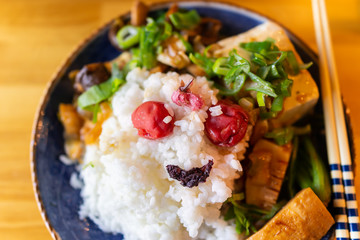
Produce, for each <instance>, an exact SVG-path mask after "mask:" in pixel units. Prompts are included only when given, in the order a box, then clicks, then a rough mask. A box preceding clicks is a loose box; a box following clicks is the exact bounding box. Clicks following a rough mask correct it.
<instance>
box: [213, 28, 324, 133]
mask: <svg viewBox="0 0 360 240" xmlns="http://www.w3.org/2000/svg"><path fill="white" fill-rule="evenodd" d="M268 37H270V38H272V39H274V40H275V42H276V43H275V44H276V45H277V46H278V47H279V49H280V50H281V51H293V52H294V54H295V56H296V58H297V61H298V62H299V63H302V61H301V59H300V56H299V55H298V54H297V52H296V51H295V48H294V46H293V45H292V43H291V41H290V40H289V38H288V37H287V35H286V33H285V31H284V29H282V28H281V27H280V26H278V25H277V24H275V23H272V22H266V23H263V24H261V25H259V26H257V27H255V28H252V29H251V30H249V31H247V32H244V33H241V34H239V35H235V36H232V37H229V38H225V39H223V40H221V41H219V42H218V43H217V49H216V50H215V51H214V52H213V56H214V57H221V56H228V55H229V52H230V51H231V50H232V49H236V50H237V51H238V54H239V55H240V56H242V57H243V58H245V59H247V60H250V54H249V52H247V51H246V50H244V49H242V48H240V46H239V45H240V43H242V42H251V41H265V40H266V39H267V38H268ZM289 78H290V79H292V80H294V83H293V86H292V89H291V96H290V97H287V98H285V99H284V108H283V111H282V112H281V113H280V114H279V115H278V117H277V118H276V119H272V120H271V123H272V124H273V126H274V127H281V126H287V125H291V124H292V123H294V122H295V121H297V120H298V119H300V118H301V117H302V116H304V115H305V114H306V113H308V112H309V111H310V110H311V109H312V108H313V107H314V106H315V104H316V103H317V101H318V99H319V90H318V88H317V85H316V83H315V81H314V79H313V78H312V77H311V75H310V73H309V72H308V71H307V70H301V71H300V73H299V74H298V75H296V76H289ZM248 81H250V80H248Z"/></svg>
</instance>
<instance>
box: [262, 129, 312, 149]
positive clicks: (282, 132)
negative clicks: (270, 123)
mask: <svg viewBox="0 0 360 240" xmlns="http://www.w3.org/2000/svg"><path fill="white" fill-rule="evenodd" d="M310 131H311V127H310V125H306V126H305V127H294V126H289V127H284V128H276V129H275V130H273V131H272V132H268V133H266V134H265V135H264V136H265V137H266V138H273V139H274V140H275V142H276V143H277V144H278V145H284V144H286V143H289V142H291V141H292V139H293V137H294V136H299V135H305V134H309V133H310Z"/></svg>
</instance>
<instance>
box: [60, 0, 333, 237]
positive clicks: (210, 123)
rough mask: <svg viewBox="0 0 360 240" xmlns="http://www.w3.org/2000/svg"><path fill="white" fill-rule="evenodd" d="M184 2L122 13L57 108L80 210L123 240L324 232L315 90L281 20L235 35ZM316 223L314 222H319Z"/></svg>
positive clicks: (324, 189) (327, 223)
mask: <svg viewBox="0 0 360 240" xmlns="http://www.w3.org/2000/svg"><path fill="white" fill-rule="evenodd" d="M223 27H224V26H222V23H221V22H220V21H219V20H217V19H214V18H209V17H205V16H200V15H199V13H198V12H197V11H196V10H192V9H181V8H179V7H178V6H177V5H176V4H174V5H172V6H171V7H170V8H169V9H168V10H166V11H157V12H156V13H152V14H148V9H147V6H146V5H145V4H143V3H136V4H135V6H134V7H133V9H132V12H131V17H130V19H128V20H125V19H117V20H115V21H114V23H113V24H112V25H111V27H110V30H109V40H110V42H111V43H112V44H113V45H114V47H116V48H117V49H119V50H120V51H121V54H120V55H119V57H117V58H116V59H114V60H112V61H111V62H103V63H89V64H87V65H84V66H83V68H82V69H79V70H77V71H73V72H72V73H70V75H69V78H70V79H72V80H73V82H74V90H75V96H74V100H73V102H72V103H62V104H60V106H59V120H60V121H61V123H62V124H63V126H64V138H65V152H66V156H65V155H64V156H61V159H62V160H64V159H66V161H64V162H65V163H69V160H71V162H72V163H74V164H78V168H77V169H78V172H76V173H74V174H73V175H72V176H71V179H70V182H71V184H72V185H73V186H74V187H77V188H80V189H81V197H82V204H81V206H80V210H79V217H80V218H89V219H91V220H92V221H93V222H95V223H96V224H97V225H98V227H99V228H100V229H101V230H103V231H105V232H111V233H114V234H117V233H121V234H123V236H124V238H125V239H134V240H135V239H157V240H158V239H163V240H169V239H181V240H183V239H227V240H231V239H246V238H249V239H274V238H275V236H276V239H320V238H321V237H322V236H323V235H325V233H326V232H327V231H328V230H329V229H330V227H331V226H332V225H333V224H334V220H333V218H332V216H331V214H330V213H329V212H328V210H327V208H326V206H327V204H328V203H329V201H330V193H331V190H330V183H329V176H328V172H327V170H326V167H325V164H324V162H323V160H322V159H321V158H320V155H319V153H318V150H317V148H316V147H315V146H316V141H314V138H313V137H312V136H313V135H314V134H315V133H314V130H312V129H311V121H310V120H309V117H308V116H309V115H311V114H313V113H312V110H313V108H314V106H315V105H316V103H317V100H318V97H319V92H318V88H317V86H316V83H315V82H314V80H313V78H312V77H311V75H310V73H309V72H308V71H307V68H309V67H311V63H306V64H304V63H303V62H302V61H301V59H300V57H299V56H298V54H297V53H296V51H295V49H294V47H293V45H292V43H291V41H290V40H289V39H288V37H287V35H286V33H285V31H284V30H283V29H282V28H281V27H279V26H278V25H276V24H275V23H272V22H265V23H263V24H260V25H258V26H256V27H254V28H252V29H250V30H248V31H247V32H243V33H239V34H238V35H235V36H223V35H222V31H221V30H222V28H223ZM315 223H316V224H315Z"/></svg>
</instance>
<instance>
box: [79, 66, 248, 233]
mask: <svg viewBox="0 0 360 240" xmlns="http://www.w3.org/2000/svg"><path fill="white" fill-rule="evenodd" d="M180 79H182V80H184V81H189V79H190V78H189V77H187V76H180V75H179V74H178V73H175V72H169V73H167V74H163V73H155V74H151V75H149V73H148V72H147V71H145V70H141V69H139V68H137V69H134V70H133V71H131V72H130V73H129V74H128V75H127V83H126V84H125V85H124V86H123V87H121V88H120V90H119V91H118V92H117V93H116V94H115V95H114V97H113V99H112V107H113V115H112V116H111V117H110V118H109V119H107V120H106V121H105V122H104V123H103V126H102V127H103V130H102V133H101V135H100V138H99V142H98V144H93V145H87V146H86V154H85V156H84V162H83V165H86V164H88V163H90V162H92V164H93V165H94V167H87V168H84V169H82V170H81V172H80V175H81V178H82V179H83V181H84V186H83V188H82V191H81V196H82V198H83V204H82V205H81V208H80V216H81V217H82V218H85V217H89V218H91V219H92V220H93V221H94V222H95V223H96V224H98V225H99V227H100V228H101V229H102V230H103V231H106V232H112V233H123V234H124V237H125V239H127V240H135V239H156V240H158V239H161V240H170V239H181V240H183V239H227V240H231V239H239V237H240V236H239V235H238V234H237V233H236V231H235V226H234V223H233V222H231V221H230V222H229V221H224V220H223V218H222V217H221V216H220V208H221V206H222V203H223V202H224V201H226V199H227V198H229V197H231V193H232V190H233V188H234V180H235V179H237V178H239V177H240V176H241V174H242V167H241V164H240V161H241V160H242V159H243V158H244V157H243V154H244V152H245V150H246V147H247V146H248V145H247V141H248V140H249V135H250V132H251V130H252V126H250V125H249V126H248V130H247V134H246V136H245V137H244V139H243V140H242V141H241V142H240V143H238V144H237V145H236V146H234V147H232V148H229V149H228V150H224V149H220V148H218V147H216V146H215V145H213V144H212V143H210V141H209V140H208V139H207V138H206V137H205V135H204V121H205V120H206V118H207V117H208V116H207V110H208V108H209V107H210V106H211V105H214V104H216V103H217V98H216V94H217V90H214V89H211V87H210V84H209V82H208V81H207V80H206V78H204V77H197V78H196V79H195V80H194V82H193V84H192V87H191V91H192V92H193V93H195V94H198V95H199V96H201V98H202V99H203V101H204V105H203V107H202V108H201V109H200V110H199V111H197V112H194V111H191V109H190V108H187V107H181V106H178V105H176V104H175V103H173V102H172V100H171V95H172V93H173V92H174V91H176V90H177V89H178V87H179V85H180ZM186 83H187V82H185V84H186ZM145 101H161V102H164V103H166V106H167V108H168V109H170V110H169V113H171V112H173V113H174V114H173V116H174V117H175V127H174V130H173V133H172V134H171V135H170V136H168V137H165V138H162V139H158V140H148V139H145V138H141V137H139V136H138V135H137V130H136V129H135V128H134V127H133V125H132V122H131V114H132V112H133V111H134V110H135V109H136V108H137V107H138V106H139V105H140V104H141V103H143V102H145ZM220 111H221V109H220ZM214 112H215V114H216V113H217V114H219V109H214ZM220 114H221V113H220ZM169 117H170V116H169ZM168 120H169V119H164V121H168ZM170 121H171V119H170ZM210 160H213V161H214V165H213V169H212V170H211V172H210V176H209V177H208V178H207V180H206V182H204V183H200V184H199V185H198V186H197V187H193V188H187V187H183V186H182V185H181V184H180V182H178V181H177V180H174V179H171V178H169V175H168V173H167V171H166V166H167V165H169V164H173V165H178V166H179V167H181V168H183V169H185V170H189V169H191V168H194V167H201V166H203V165H205V164H207V163H208V162H209V161H210Z"/></svg>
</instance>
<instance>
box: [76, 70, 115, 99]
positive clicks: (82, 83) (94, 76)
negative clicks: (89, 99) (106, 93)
mask: <svg viewBox="0 0 360 240" xmlns="http://www.w3.org/2000/svg"><path fill="white" fill-rule="evenodd" d="M110 77H111V73H110V72H109V70H108V69H107V68H106V67H105V65H104V64H103V63H91V64H87V65H85V66H84V67H83V68H82V69H81V70H80V71H79V72H78V73H77V74H76V77H75V84H74V88H75V90H76V91H77V92H79V93H82V92H84V91H86V90H87V89H89V88H90V87H92V86H94V85H98V84H100V83H103V82H105V81H106V80H108V79H109V78H110Z"/></svg>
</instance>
